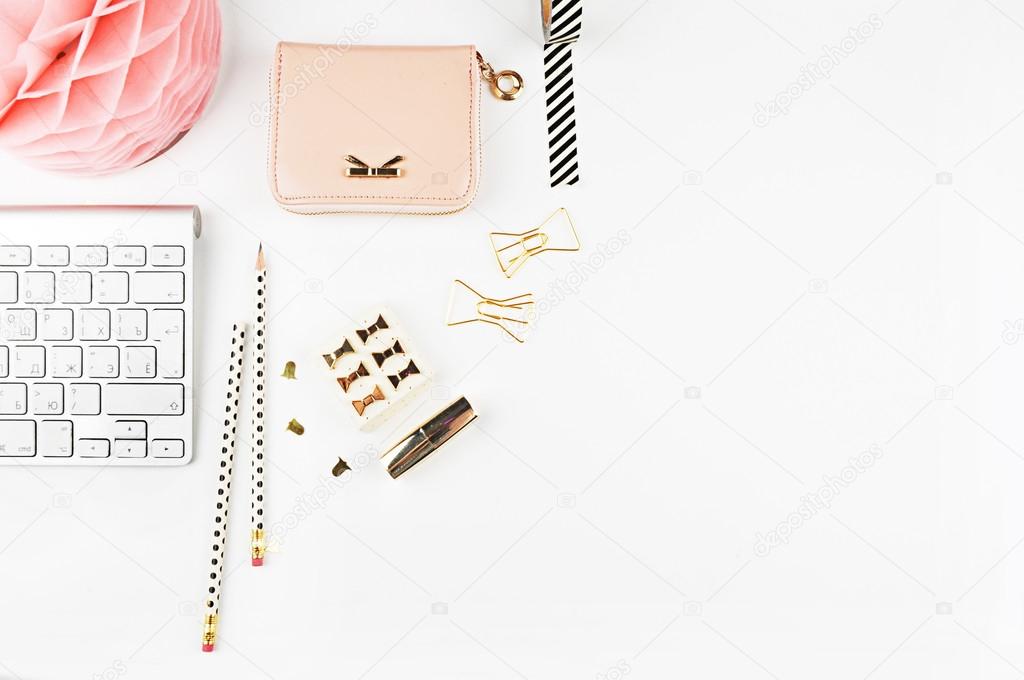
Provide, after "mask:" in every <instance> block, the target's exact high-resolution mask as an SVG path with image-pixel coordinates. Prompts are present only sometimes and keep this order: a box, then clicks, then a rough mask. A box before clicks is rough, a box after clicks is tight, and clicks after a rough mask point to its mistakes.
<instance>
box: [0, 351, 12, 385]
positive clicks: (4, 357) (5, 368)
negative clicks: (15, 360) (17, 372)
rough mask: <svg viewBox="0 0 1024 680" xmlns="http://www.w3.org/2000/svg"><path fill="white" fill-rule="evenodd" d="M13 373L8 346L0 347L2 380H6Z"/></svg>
mask: <svg viewBox="0 0 1024 680" xmlns="http://www.w3.org/2000/svg"><path fill="white" fill-rule="evenodd" d="M10 372H11V351H10V350H9V349H8V348H7V347H6V346H0V378H6V377H7V374H8V373H10Z"/></svg>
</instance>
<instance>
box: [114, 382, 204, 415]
mask: <svg viewBox="0 0 1024 680" xmlns="http://www.w3.org/2000/svg"><path fill="white" fill-rule="evenodd" d="M103 411H104V413H107V414H109V415H112V416H180V415H181V414H183V413H184V412H185V386H184V385H181V384H172V383H149V384H146V383H111V384H109V385H105V386H104V388H103Z"/></svg>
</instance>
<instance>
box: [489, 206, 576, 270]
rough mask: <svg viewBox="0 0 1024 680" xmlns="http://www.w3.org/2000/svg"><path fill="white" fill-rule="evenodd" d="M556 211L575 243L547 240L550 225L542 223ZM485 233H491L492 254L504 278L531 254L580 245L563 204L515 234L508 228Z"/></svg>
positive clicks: (546, 222) (524, 262) (573, 250)
mask: <svg viewBox="0 0 1024 680" xmlns="http://www.w3.org/2000/svg"><path fill="white" fill-rule="evenodd" d="M559 215H562V216H564V218H565V219H564V222H565V224H568V225H569V229H568V233H569V234H571V235H572V242H573V243H574V244H575V245H571V246H570V245H568V244H567V245H564V246H558V245H554V244H552V243H551V241H552V239H551V229H545V227H546V226H547V225H548V223H549V222H551V221H552V220H554V219H555V218H556V217H558V216H559ZM560 221H561V220H560ZM488 236H490V237H491V247H492V248H493V249H494V256H495V257H497V258H498V267H500V268H501V273H502V274H504V275H505V278H508V279H511V278H512V275H513V274H515V273H516V272H517V271H519V268H520V267H522V266H523V265H524V264H526V261H527V260H528V259H530V258H531V257H533V256H534V255H540V254H541V253H545V252H548V251H551V250H553V251H557V252H562V253H574V252H576V251H577V250H579V249H580V237H579V235H577V234H576V225H574V224H573V222H572V218H571V217H569V212H568V211H567V210H566V209H565V208H559V209H558V210H556V211H555V212H553V213H551V215H550V216H549V217H548V218H547V219H546V220H544V222H543V223H542V224H541V225H540V226H539V227H534V228H533V229H530V230H529V231H524V232H522V233H519V234H515V233H512V232H508V231H492V232H491V233H490V234H488ZM508 251H512V252H508Z"/></svg>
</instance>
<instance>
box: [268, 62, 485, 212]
mask: <svg viewBox="0 0 1024 680" xmlns="http://www.w3.org/2000/svg"><path fill="white" fill-rule="evenodd" d="M474 56H475V54H473V51H472V50H470V59H469V121H468V123H469V124H468V126H467V127H468V129H469V139H468V142H469V156H468V157H469V181H468V182H467V183H466V190H465V191H464V192H463V193H462V195H461V196H453V197H450V198H445V197H440V196H415V195H414V196H371V195H354V194H309V195H303V196H294V195H286V194H283V193H281V190H280V185H279V183H278V178H277V168H278V153H277V151H278V130H279V127H278V123H279V122H280V119H281V71H282V68H283V62H284V50H283V49H282V48H281V47H278V50H277V74H276V77H275V79H274V104H275V106H274V140H273V145H274V192H275V193H276V194H277V195H278V196H280V197H281V198H283V199H285V200H302V199H310V198H341V199H345V198H358V199H371V200H393V199H396V198H397V199H399V200H406V201H461V200H463V199H465V198H466V197H467V196H469V194H470V192H471V191H472V189H473V166H474V165H475V163H474V162H473V98H474V96H475V97H476V103H477V106H479V105H480V93H479V91H478V92H476V93H474V92H473V67H474V66H475V63H474V60H473V57H474Z"/></svg>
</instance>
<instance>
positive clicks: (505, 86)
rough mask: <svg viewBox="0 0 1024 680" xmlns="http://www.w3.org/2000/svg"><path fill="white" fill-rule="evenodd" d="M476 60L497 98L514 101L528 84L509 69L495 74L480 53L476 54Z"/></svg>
mask: <svg viewBox="0 0 1024 680" xmlns="http://www.w3.org/2000/svg"><path fill="white" fill-rule="evenodd" d="M476 59H477V62H479V64H480V73H481V74H483V77H484V80H486V81H487V82H488V83H490V85H491V92H493V93H494V96H495V97H497V98H498V99H503V100H505V101H512V100H513V99H515V98H516V97H518V96H519V94H520V93H521V92H522V91H523V88H524V87H525V86H526V84H525V83H524V81H523V77H522V76H521V75H519V74H518V73H516V72H515V71H511V70H507V69H506V70H504V71H497V72H495V70H494V69H493V68H491V65H490V64H488V63H487V61H485V60H484V58H483V55H481V54H480V53H479V52H477V53H476Z"/></svg>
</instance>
